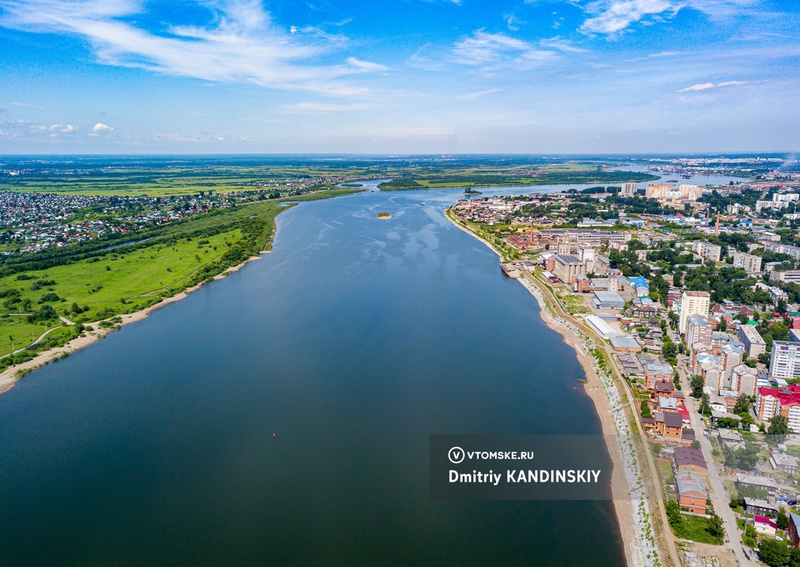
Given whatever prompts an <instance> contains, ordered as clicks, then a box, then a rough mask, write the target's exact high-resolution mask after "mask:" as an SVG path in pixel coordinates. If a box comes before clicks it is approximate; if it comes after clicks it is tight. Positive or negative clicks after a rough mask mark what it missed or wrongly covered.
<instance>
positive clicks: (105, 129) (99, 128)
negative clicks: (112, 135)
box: [92, 122, 114, 134]
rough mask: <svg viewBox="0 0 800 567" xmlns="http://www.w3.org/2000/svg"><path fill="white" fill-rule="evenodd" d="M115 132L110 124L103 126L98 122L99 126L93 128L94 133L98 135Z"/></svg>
mask: <svg viewBox="0 0 800 567" xmlns="http://www.w3.org/2000/svg"><path fill="white" fill-rule="evenodd" d="M113 131H114V128H112V127H111V126H109V125H108V124H103V123H102V122H98V123H97V124H95V125H94V126H92V132H96V133H98V134H106V133H109V132H113Z"/></svg>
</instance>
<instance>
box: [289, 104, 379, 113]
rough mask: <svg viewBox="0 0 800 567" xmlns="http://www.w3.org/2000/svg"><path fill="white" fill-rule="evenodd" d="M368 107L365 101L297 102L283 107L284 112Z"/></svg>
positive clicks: (364, 108) (361, 108) (345, 110)
mask: <svg viewBox="0 0 800 567" xmlns="http://www.w3.org/2000/svg"><path fill="white" fill-rule="evenodd" d="M368 108H371V105H369V104H366V103H351V104H338V103H332V102H298V103H296V104H289V105H287V106H284V107H283V109H284V110H285V111H286V112H290V113H307V112H352V111H355V110H366V109H368Z"/></svg>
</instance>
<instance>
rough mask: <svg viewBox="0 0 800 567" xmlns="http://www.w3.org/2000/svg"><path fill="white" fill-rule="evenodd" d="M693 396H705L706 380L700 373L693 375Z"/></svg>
mask: <svg viewBox="0 0 800 567" xmlns="http://www.w3.org/2000/svg"><path fill="white" fill-rule="evenodd" d="M691 384H692V396H694V397H695V398H700V397H702V396H703V386H705V381H704V380H703V377H702V376H700V375H699V374H695V375H694V376H692V381H691Z"/></svg>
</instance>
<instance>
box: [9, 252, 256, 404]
mask: <svg viewBox="0 0 800 567" xmlns="http://www.w3.org/2000/svg"><path fill="white" fill-rule="evenodd" d="M268 253H269V250H265V251H263V252H261V253H260V254H259V255H258V256H253V257H251V258H248V259H247V260H245V261H244V262H242V263H241V264H238V265H236V266H233V267H231V268H228V269H226V270H225V271H224V272H222V273H220V274H218V275H216V276H214V278H213V279H214V280H220V279H223V278H225V277H226V276H228V275H229V274H232V273H233V272H236V271H238V270H241V269H242V268H243V267H244V266H245V265H246V264H248V263H249V262H252V261H253V260H258V259H259V258H260V257H261V255H263V254H268ZM203 285H205V284H203V283H200V284H197V285H195V286H192V287H190V288H187V289H185V290H183V291H182V292H180V293H178V294H176V295H173V296H172V297H167V298H164V299H163V300H162V301H160V302H159V303H156V304H155V305H151V306H150V307H148V308H146V309H142V310H140V311H135V312H134V313H129V314H126V315H119V317H120V318H121V319H122V323H121V324H119V325H118V326H116V327H111V328H108V329H102V328H100V327H99V323H100V322H101V321H94V322H91V323H84V325H86V326H89V327H92V328H93V329H94V330H93V331H89V332H85V333H84V334H83V335H82V336H80V337H78V338H75V339H72V340H71V341H69V342H68V343H67V344H65V345H64V346H60V347H56V348H52V349H50V350H46V351H44V352H42V353H40V354H38V355H37V356H36V357H34V358H32V359H31V360H29V361H27V362H23V363H22V364H17V365H15V366H11V367H9V368H6V369H5V370H4V371H3V372H2V373H0V394H3V393H5V392H7V391H9V390H10V389H11V388H13V387H14V385H15V384H16V383H17V382H18V381H19V380H20V379H21V378H22V377H23V376H20V375H19V372H20V371H22V372H23V373H25V372H26V371H28V372H29V371H32V370H35V369H36V368H40V367H42V366H45V365H46V364H49V363H50V362H53V361H55V360H58V359H61V358H64V357H65V356H69V355H70V354H72V353H73V352H76V351H78V350H80V349H82V348H85V347H87V346H89V345H91V344H94V343H96V342H97V341H99V340H100V339H102V338H104V337H105V336H106V335H108V334H109V333H112V332H114V331H116V330H118V329H119V328H121V327H123V326H125V325H130V324H131V323H136V322H137V321H141V320H142V319H144V318H146V317H147V316H148V315H150V314H151V313H152V312H153V311H155V310H157V309H160V308H161V307H164V306H165V305H169V304H170V303H175V302H176V301H180V300H181V299H184V298H185V297H187V296H188V295H189V294H190V293H192V292H193V291H195V290H197V289H199V288H200V287H202V286H203Z"/></svg>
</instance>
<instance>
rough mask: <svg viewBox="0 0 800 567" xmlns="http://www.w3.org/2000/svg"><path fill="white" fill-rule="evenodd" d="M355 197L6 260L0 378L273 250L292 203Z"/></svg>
mask: <svg viewBox="0 0 800 567" xmlns="http://www.w3.org/2000/svg"><path fill="white" fill-rule="evenodd" d="M355 192H357V191H356V190H353V189H336V190H330V191H324V192H318V193H312V194H307V195H302V196H298V197H293V198H291V199H289V200H288V201H289V202H288V203H281V202H280V201H275V200H270V201H256V202H254V203H252V204H247V205H242V206H237V207H231V208H227V209H222V210H216V211H213V212H212V213H208V214H203V215H197V216H194V217H191V218H189V219H188V220H186V221H182V222H179V223H174V224H170V225H164V226H163V227H159V228H156V229H148V230H147V231H145V232H143V233H140V234H135V235H130V240H129V241H130V242H131V244H129V245H123V246H118V247H115V248H110V249H109V248H108V247H107V246H106V247H105V248H103V246H104V245H103V244H102V243H91V242H89V243H82V245H78V246H74V247H67V248H62V249H50V250H46V251H44V252H42V253H34V254H25V255H19V256H17V257H7V258H6V259H5V261H4V262H2V263H0V273H2V274H3V275H2V277H0V370H2V369H4V368H8V367H10V366H13V365H16V364H20V363H23V362H25V361H27V360H30V359H32V358H33V357H35V356H37V355H38V354H39V353H40V352H42V351H46V350H48V349H50V348H53V347H56V346H60V345H63V344H65V343H66V342H67V341H69V340H72V339H75V338H76V337H78V336H80V335H81V334H82V333H85V332H86V331H85V329H84V327H85V326H87V327H90V328H97V327H102V326H115V325H117V324H118V323H119V322H120V320H119V319H118V317H119V316H120V315H123V314H130V313H136V312H139V311H142V310H144V309H147V308H149V307H152V306H154V305H157V304H159V303H161V302H162V301H163V300H164V299H165V298H169V297H173V296H175V295H176V294H179V293H181V292H182V291H184V290H186V289H188V288H191V287H193V286H196V285H198V284H201V283H203V282H207V281H210V280H211V279H213V278H214V277H215V276H218V275H219V274H222V273H223V272H225V271H226V270H229V269H231V268H234V267H236V266H239V265H241V264H242V263H243V262H245V261H247V260H248V259H250V258H253V257H255V256H257V255H258V254H259V253H260V252H262V251H267V250H269V249H270V247H271V244H272V238H273V236H274V234H275V217H276V216H277V215H278V214H280V213H281V212H282V211H284V210H287V209H288V208H289V207H291V206H292V204H293V203H294V202H295V201H313V200H317V199H326V198H331V197H336V196H342V195H349V194H352V193H355ZM103 321H106V323H103ZM108 321H110V323H108ZM54 329H55V330H54ZM45 333H46V335H45ZM43 335H44V336H43ZM12 352H13V354H12Z"/></svg>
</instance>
